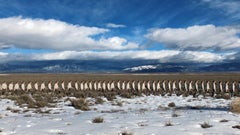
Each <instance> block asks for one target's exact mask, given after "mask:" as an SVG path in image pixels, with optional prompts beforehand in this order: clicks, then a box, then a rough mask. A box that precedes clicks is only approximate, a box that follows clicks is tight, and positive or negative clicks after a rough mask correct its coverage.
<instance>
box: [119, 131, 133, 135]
mask: <svg viewBox="0 0 240 135" xmlns="http://www.w3.org/2000/svg"><path fill="white" fill-rule="evenodd" d="M119 135H133V133H130V132H127V131H124V132H122V133H120V134H119Z"/></svg>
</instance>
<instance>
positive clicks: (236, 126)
mask: <svg viewBox="0 0 240 135" xmlns="http://www.w3.org/2000/svg"><path fill="white" fill-rule="evenodd" d="M232 128H236V129H240V125H235V126H232Z"/></svg>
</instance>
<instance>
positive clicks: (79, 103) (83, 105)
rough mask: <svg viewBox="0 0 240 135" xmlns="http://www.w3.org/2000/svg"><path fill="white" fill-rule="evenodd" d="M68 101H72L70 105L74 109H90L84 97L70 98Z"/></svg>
mask: <svg viewBox="0 0 240 135" xmlns="http://www.w3.org/2000/svg"><path fill="white" fill-rule="evenodd" d="M70 102H71V103H72V104H71V105H72V106H73V107H74V108H75V109H79V110H82V111H89V110H90V108H89V106H88V102H87V101H86V100H85V99H84V98H79V99H72V100H70Z"/></svg>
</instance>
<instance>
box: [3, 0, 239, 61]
mask: <svg viewBox="0 0 240 135" xmlns="http://www.w3.org/2000/svg"><path fill="white" fill-rule="evenodd" d="M67 59H74V60H75V59H76V60H97V59H110V60H118V59H120V60H134V59H143V60H159V62H160V63H166V62H170V63H172V62H177V63H181V62H193V63H195V62H197V63H221V62H227V61H239V60H240V0H0V62H9V61H15V60H19V61H21V60H24V61H28V60H67Z"/></svg>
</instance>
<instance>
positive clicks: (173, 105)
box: [168, 102, 176, 107]
mask: <svg viewBox="0 0 240 135" xmlns="http://www.w3.org/2000/svg"><path fill="white" fill-rule="evenodd" d="M168 107H176V104H175V103H174V102H171V103H169V104H168Z"/></svg>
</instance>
